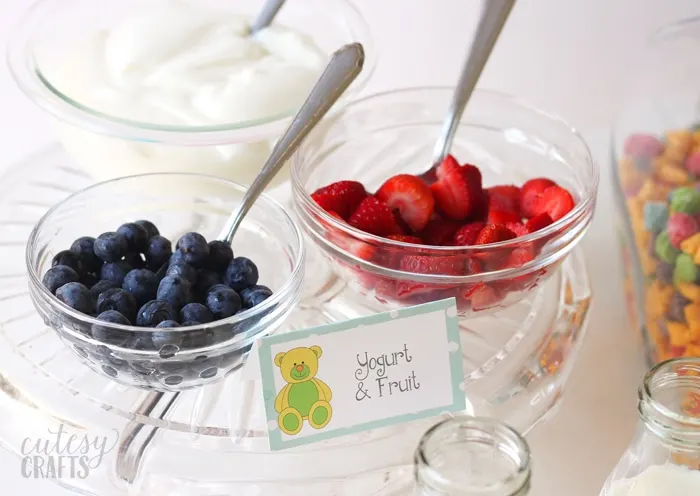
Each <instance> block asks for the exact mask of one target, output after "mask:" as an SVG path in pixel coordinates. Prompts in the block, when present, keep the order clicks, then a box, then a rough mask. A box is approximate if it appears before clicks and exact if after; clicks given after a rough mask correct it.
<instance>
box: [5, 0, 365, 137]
mask: <svg viewBox="0 0 700 496" xmlns="http://www.w3.org/2000/svg"><path fill="white" fill-rule="evenodd" d="M54 1H55V0H37V1H36V2H34V3H33V4H32V5H31V6H30V7H29V8H28V9H27V11H26V12H25V14H24V16H23V17H22V18H21V20H20V21H19V23H17V24H16V25H15V27H14V30H13V32H12V33H11V36H10V42H9V44H8V49H7V52H6V65H7V67H8V68H9V71H10V73H11V74H12V77H13V79H14V80H15V83H16V84H17V86H18V87H19V89H20V90H21V91H22V92H23V93H24V94H25V95H26V96H27V97H29V98H30V99H31V100H32V101H33V102H34V103H35V104H37V105H38V106H39V107H40V108H41V109H42V110H44V111H46V112H47V113H49V114H50V115H51V116H52V117H54V118H56V119H58V120H59V121H62V122H65V123H67V124H71V125H74V126H76V127H78V128H80V129H83V130H87V131H91V132H94V133H96V134H101V135H106V136H112V137H117V138H122V139H130V140H136V141H143V142H147V143H166V144H174V145H181V146H213V145H222V144H233V143H242V142H250V141H261V140H264V139H269V138H270V137H271V136H274V135H277V134H280V133H281V132H282V131H283V130H284V129H285V128H286V126H287V125H288V124H289V123H290V121H291V119H292V118H293V117H294V115H295V114H296V112H297V110H298V108H293V109H288V110H285V111H283V112H280V113H277V114H275V115H270V116H265V117H261V118H256V119H249V120H245V121H236V122H228V123H222V124H216V125H205V126H188V125H161V124H153V123H148V122H141V121H134V120H131V119H124V118H120V117H116V116H112V115H109V114H106V113H103V112H99V111H97V110H95V109H93V108H91V107H89V106H86V105H84V104H81V103H80V102H78V101H76V100H74V99H72V98H70V97H69V96H67V95H66V94H64V93H63V92H62V91H60V90H58V89H57V88H56V87H55V86H54V85H53V84H51V83H50V82H49V81H48V80H47V78H46V77H45V76H44V75H43V73H42V71H41V70H40V69H39V65H38V63H37V61H36V59H35V57H34V53H33V43H34V38H35V32H34V31H35V29H33V28H36V26H33V24H34V23H36V22H39V21H40V20H41V19H42V17H43V15H42V13H43V12H42V8H44V7H45V6H46V5H47V4H51V3H52V2H54ZM333 1H335V2H336V3H337V4H338V5H337V7H338V8H342V9H343V14H342V22H343V23H344V24H345V25H346V26H347V27H348V32H349V34H350V35H351V37H352V38H353V40H348V43H350V42H352V41H359V42H361V43H362V44H363V46H364V47H365V49H366V50H365V51H366V55H365V63H364V67H363V70H362V73H361V74H360V76H359V77H358V78H357V79H356V80H355V81H354V82H353V84H352V85H351V87H350V88H349V90H348V91H347V92H346V94H345V95H344V96H342V97H341V98H340V99H339V103H338V104H336V108H339V107H338V106H342V105H343V104H347V103H348V101H350V100H351V99H352V96H353V95H354V94H357V93H359V92H361V91H362V89H363V88H364V87H365V86H366V85H367V83H368V81H369V80H370V79H371V77H372V74H373V73H374V69H375V67H376V61H377V50H376V46H375V44H374V43H373V39H372V35H371V31H370V27H369V24H368V23H367V21H366V19H365V18H364V16H363V15H362V13H361V12H360V10H359V8H358V7H357V6H356V5H355V3H354V2H353V0H333ZM334 9H335V7H334ZM339 17H340V15H339ZM340 48H341V47H340V46H339V47H337V49H340ZM331 55H332V54H330V53H329V54H328V57H329V58H330V56H331Z"/></svg>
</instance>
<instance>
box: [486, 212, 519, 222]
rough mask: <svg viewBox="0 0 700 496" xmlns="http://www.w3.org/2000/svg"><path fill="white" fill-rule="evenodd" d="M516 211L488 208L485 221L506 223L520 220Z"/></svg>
mask: <svg viewBox="0 0 700 496" xmlns="http://www.w3.org/2000/svg"><path fill="white" fill-rule="evenodd" d="M516 212H517V210H516V211H507V210H489V215H488V217H487V218H486V222H487V223H489V224H503V225H505V224H508V223H509V222H520V214H518V213H516Z"/></svg>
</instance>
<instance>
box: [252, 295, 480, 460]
mask: <svg viewBox="0 0 700 496" xmlns="http://www.w3.org/2000/svg"><path fill="white" fill-rule="evenodd" d="M434 312H442V313H443V315H444V317H445V328H446V331H447V338H448V341H449V343H450V375H451V378H452V399H453V401H452V404H451V405H446V406H445V405H443V406H441V407H439V408H431V409H427V410H422V411H418V412H413V413H410V414H404V415H399V416H394V417H390V418H384V419H378V420H374V421H372V422H366V423H362V424H358V425H355V426H352V427H346V428H337V429H332V430H329V431H325V432H324V431H320V432H319V433H317V434H311V435H308V436H303V437H299V438H292V439H283V436H282V432H281V431H280V430H279V429H278V428H276V427H275V428H270V427H269V426H271V425H275V426H276V425H277V412H276V411H275V397H276V396H277V392H276V391H275V381H274V374H275V367H274V363H273V360H272V352H271V349H270V346H272V345H276V344H282V343H291V342H294V341H298V340H300V339H305V338H308V337H310V336H312V335H322V334H330V333H334V332H342V331H347V330H351V329H356V328H358V327H361V326H370V325H373V324H381V323H383V322H388V321H390V320H396V319H403V318H407V317H413V316H416V315H422V314H426V313H434ZM258 354H259V355H258V356H259V358H260V372H261V377H262V391H263V400H264V403H265V414H266V417H267V424H268V439H269V443H270V449H271V450H272V451H280V450H284V449H289V448H294V447H297V446H303V445H307V444H312V443H316V442H319V441H325V440H328V439H334V438H337V437H342V436H347V435H350V434H356V433H359V432H363V431H368V430H372V429H378V428H381V427H387V426H390V425H395V424H401V423H405V422H411V421H414V420H420V419H424V418H429V417H436V416H438V415H442V414H444V413H448V412H459V411H463V410H465V409H466V396H465V394H464V370H463V368H462V349H461V343H460V338H459V318H458V316H457V305H456V300H455V299H454V298H448V299H445V300H440V301H434V302H431V303H425V304H422V305H416V306H412V307H406V308H400V309H396V310H392V311H390V312H383V313H378V314H374V315H369V316H367V317H361V318H358V319H352V320H347V321H343V322H335V323H333V324H328V325H323V326H318V327H311V328H309V329H302V330H298V331H292V332H288V333H283V334H275V335H272V336H268V337H266V338H263V339H261V340H260V341H259V343H258Z"/></svg>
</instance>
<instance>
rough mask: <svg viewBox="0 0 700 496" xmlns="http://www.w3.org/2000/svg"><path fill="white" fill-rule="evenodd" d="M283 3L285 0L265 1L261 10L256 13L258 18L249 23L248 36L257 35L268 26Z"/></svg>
mask: <svg viewBox="0 0 700 496" xmlns="http://www.w3.org/2000/svg"><path fill="white" fill-rule="evenodd" d="M284 1H285V0H267V2H265V4H264V5H263V8H262V10H261V11H260V12H258V16H257V17H256V18H255V19H253V22H251V23H250V32H249V34H253V33H257V32H258V31H260V30H261V29H262V28H265V27H267V26H269V25H270V24H271V23H272V21H273V20H274V18H275V16H276V15H277V13H278V12H279V11H280V9H281V8H282V6H283V5H284Z"/></svg>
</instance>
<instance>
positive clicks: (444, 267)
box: [401, 255, 465, 276]
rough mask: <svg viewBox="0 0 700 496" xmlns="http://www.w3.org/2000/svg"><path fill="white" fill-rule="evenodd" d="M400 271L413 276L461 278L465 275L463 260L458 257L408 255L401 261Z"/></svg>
mask: <svg viewBox="0 0 700 496" xmlns="http://www.w3.org/2000/svg"><path fill="white" fill-rule="evenodd" d="M401 270H403V271H405V272H413V273H414V274H442V275H450V276H461V275H464V273H465V260H464V258H463V257H460V256H444V257H434V256H428V255H408V256H406V257H403V259H402V260H401Z"/></svg>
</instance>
